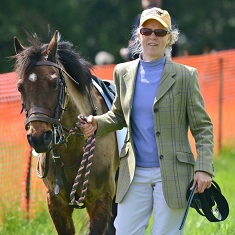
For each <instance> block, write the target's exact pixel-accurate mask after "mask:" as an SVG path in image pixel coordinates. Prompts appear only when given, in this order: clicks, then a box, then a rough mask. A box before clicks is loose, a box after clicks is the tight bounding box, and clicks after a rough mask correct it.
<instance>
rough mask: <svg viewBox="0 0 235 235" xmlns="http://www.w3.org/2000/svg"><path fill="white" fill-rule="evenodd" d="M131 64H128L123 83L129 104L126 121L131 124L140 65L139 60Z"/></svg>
mask: <svg viewBox="0 0 235 235" xmlns="http://www.w3.org/2000/svg"><path fill="white" fill-rule="evenodd" d="M130 63H131V66H130V64H129V63H128V65H127V67H126V70H124V73H123V75H122V77H123V81H124V82H125V89H123V91H124V92H125V94H123V95H124V96H125V100H126V101H127V102H128V106H129V108H128V109H126V111H128V112H127V113H125V116H126V121H127V122H128V123H129V122H130V115H131V111H132V104H133V97H134V90H135V83H136V76H137V70H138V65H139V59H137V60H133V61H132V62H130Z"/></svg>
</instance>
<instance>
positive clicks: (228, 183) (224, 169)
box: [0, 149, 235, 235]
mask: <svg viewBox="0 0 235 235" xmlns="http://www.w3.org/2000/svg"><path fill="white" fill-rule="evenodd" d="M234 158H235V150H232V149H227V150H224V151H223V152H222V153H221V154H220V155H218V156H217V157H216V158H215V171H216V177H215V181H216V182H217V183H218V184H219V185H220V187H221V190H222V193H223V194H224V196H225V197H226V199H227V200H228V203H229V207H230V214H229V216H228V218H227V219H226V220H225V221H223V222H219V223H211V222H209V221H208V220H207V219H206V218H205V217H202V216H200V215H199V214H198V213H197V212H196V211H195V210H194V209H190V210H189V214H188V217H187V220H186V224H185V230H184V234H185V235H187V234H190V235H201V234H210V235H228V234H229V235H230V234H231V235H232V234H235V224H234V221H233V218H235V200H234V195H235V188H234V187H233V178H234ZM0 218H2V222H1V221H0V235H5V234H7V235H15V234H17V235H31V234H34V235H46V234H51V235H56V231H55V228H54V226H53V223H52V221H51V219H50V216H49V214H48V212H47V209H46V206H44V207H43V209H42V210H40V211H38V212H37V213H36V214H35V215H34V217H33V218H31V219H28V218H27V214H25V213H23V212H22V211H21V210H20V209H19V208H11V210H10V209H3V210H2V212H1V214H0ZM73 218H74V221H75V226H76V228H77V231H79V233H78V234H80V235H82V234H84V233H82V232H80V229H82V226H81V224H80V223H79V221H81V220H84V218H87V217H86V216H85V215H84V210H75V213H74V216H73ZM150 231H151V226H150V227H149V228H148V230H147V231H146V233H145V235H150V234H151V232H150Z"/></svg>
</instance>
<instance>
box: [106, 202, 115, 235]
mask: <svg viewBox="0 0 235 235" xmlns="http://www.w3.org/2000/svg"><path fill="white" fill-rule="evenodd" d="M116 216H117V203H116V202H115V198H114V199H113V201H112V217H111V220H110V221H109V224H108V230H107V233H106V235H113V234H115V231H116V229H115V227H114V220H115V218H116Z"/></svg>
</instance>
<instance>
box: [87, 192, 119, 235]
mask: <svg viewBox="0 0 235 235" xmlns="http://www.w3.org/2000/svg"><path fill="white" fill-rule="evenodd" d="M87 212H88V214H89V216H90V232H89V235H107V234H110V235H111V234H112V235H114V234H115V232H114V231H112V233H107V229H108V224H109V222H110V220H111V216H112V198H111V196H110V195H109V194H108V193H107V194H106V195H105V196H104V197H103V198H102V200H97V201H96V202H95V203H94V204H93V205H91V206H90V207H89V206H88V207H87Z"/></svg>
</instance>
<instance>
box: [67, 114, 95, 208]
mask: <svg viewBox="0 0 235 235" xmlns="http://www.w3.org/2000/svg"><path fill="white" fill-rule="evenodd" d="M78 119H79V122H78V123H77V124H76V125H77V126H81V125H83V124H85V123H87V121H86V118H85V116H83V115H79V116H78ZM95 142H96V139H95V135H92V136H90V137H89V138H88V139H86V145H85V147H84V150H83V151H84V153H83V156H82V161H81V165H80V167H79V169H78V173H77V176H76V178H75V180H74V184H73V187H72V190H71V193H70V203H69V205H76V206H78V208H84V207H85V205H84V202H83V201H84V199H85V196H86V192H87V186H88V180H89V176H90V168H91V165H92V159H93V156H94V154H93V153H94V149H95ZM86 162H87V165H86V172H85V176H84V181H83V187H82V192H81V196H80V197H79V199H78V200H76V199H75V194H76V190H77V187H78V185H79V181H80V179H81V176H82V171H83V169H84V168H85V163H86Z"/></svg>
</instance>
